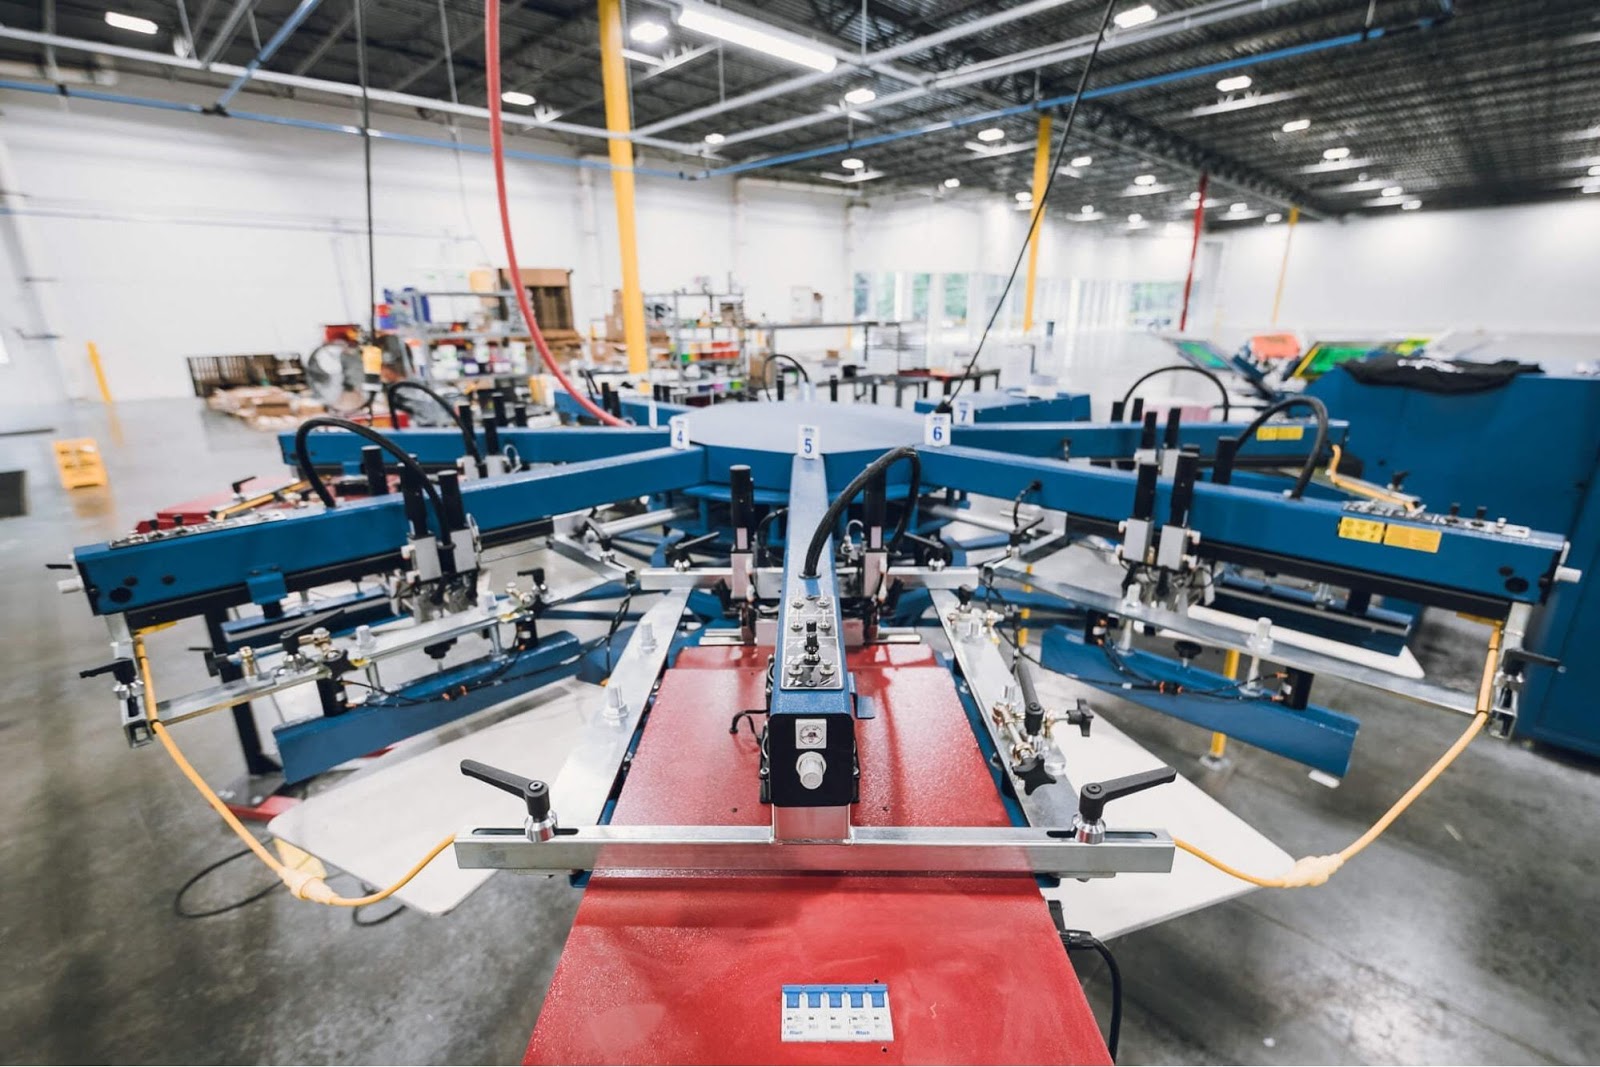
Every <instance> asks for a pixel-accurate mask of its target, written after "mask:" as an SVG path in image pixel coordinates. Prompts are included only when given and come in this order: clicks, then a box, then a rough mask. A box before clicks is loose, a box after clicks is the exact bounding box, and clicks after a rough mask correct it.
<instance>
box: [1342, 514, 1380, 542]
mask: <svg viewBox="0 0 1600 1067" xmlns="http://www.w3.org/2000/svg"><path fill="white" fill-rule="evenodd" d="M1385 528H1386V524H1385V523H1381V522H1377V521H1375V520H1373V519H1357V518H1352V517H1351V516H1349V515H1346V516H1345V517H1344V518H1342V519H1340V520H1339V536H1340V537H1344V538H1347V539H1349V540H1351V541H1368V542H1370V543H1372V544H1375V545H1381V544H1383V531H1384V529H1385Z"/></svg>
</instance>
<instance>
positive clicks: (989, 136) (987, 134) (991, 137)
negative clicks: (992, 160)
mask: <svg viewBox="0 0 1600 1067" xmlns="http://www.w3.org/2000/svg"><path fill="white" fill-rule="evenodd" d="M1005 136H1006V131H1004V130H1002V129H1001V128H1000V127H998V126H990V127H989V128H988V129H986V130H979V131H978V140H980V141H982V142H984V143H985V144H988V143H989V142H991V141H1003V140H1005Z"/></svg>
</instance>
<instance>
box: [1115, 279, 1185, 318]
mask: <svg viewBox="0 0 1600 1067" xmlns="http://www.w3.org/2000/svg"><path fill="white" fill-rule="evenodd" d="M1182 289H1183V287H1182V286H1181V285H1179V284H1178V283H1177V282H1134V283H1133V285H1132V286H1130V290H1131V291H1130V292H1129V294H1128V325H1129V326H1131V327H1133V328H1134V329H1141V330H1163V329H1170V328H1171V327H1172V325H1173V324H1174V323H1175V322H1177V320H1178V302H1179V300H1180V299H1181V294H1182Z"/></svg>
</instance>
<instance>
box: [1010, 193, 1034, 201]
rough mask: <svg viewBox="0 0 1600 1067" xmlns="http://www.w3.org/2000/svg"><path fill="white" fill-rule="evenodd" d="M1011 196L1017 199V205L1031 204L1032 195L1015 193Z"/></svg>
mask: <svg viewBox="0 0 1600 1067" xmlns="http://www.w3.org/2000/svg"><path fill="white" fill-rule="evenodd" d="M1013 195H1014V196H1015V197H1016V198H1017V203H1019V204H1027V203H1031V202H1032V201H1033V194H1032V193H1028V192H1022V193H1015V194H1013Z"/></svg>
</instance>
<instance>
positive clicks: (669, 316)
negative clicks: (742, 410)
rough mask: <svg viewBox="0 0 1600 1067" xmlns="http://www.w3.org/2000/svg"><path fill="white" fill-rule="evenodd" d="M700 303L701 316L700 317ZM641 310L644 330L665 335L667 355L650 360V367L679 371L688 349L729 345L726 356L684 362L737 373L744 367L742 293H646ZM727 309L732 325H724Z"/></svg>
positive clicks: (700, 356)
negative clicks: (728, 369) (725, 367)
mask: <svg viewBox="0 0 1600 1067" xmlns="http://www.w3.org/2000/svg"><path fill="white" fill-rule="evenodd" d="M702 301H703V302H704V309H705V310H704V314H702V313H701V302H702ZM644 308H645V328H646V330H648V331H650V332H654V331H657V330H662V331H665V332H666V334H667V344H668V352H667V355H666V357H665V358H664V359H660V360H656V359H652V360H651V363H652V364H655V365H657V366H671V367H681V366H682V365H683V363H684V362H685V360H684V359H683V356H684V354H685V353H686V352H690V351H691V346H692V345H699V344H703V345H706V346H708V347H710V346H715V345H718V344H726V343H727V342H730V341H731V342H732V343H733V348H732V352H733V354H732V355H730V356H719V355H712V356H709V357H708V356H706V355H702V354H699V353H695V358H694V359H693V360H689V361H687V362H693V363H706V364H712V363H714V364H718V365H721V366H734V367H738V368H740V369H742V368H743V367H744V366H745V365H746V351H745V330H746V322H745V317H744V294H743V293H733V292H728V293H716V292H711V291H708V290H701V291H690V290H687V289H677V290H674V291H672V292H670V293H646V294H645V297H644ZM669 308H670V311H669V310H668V309H669ZM730 309H732V312H733V315H732V317H733V320H734V321H732V322H729V321H726V319H727V318H728V312H729V310H730ZM702 323H703V325H702ZM724 350H726V349H724ZM713 351H716V349H713Z"/></svg>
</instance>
